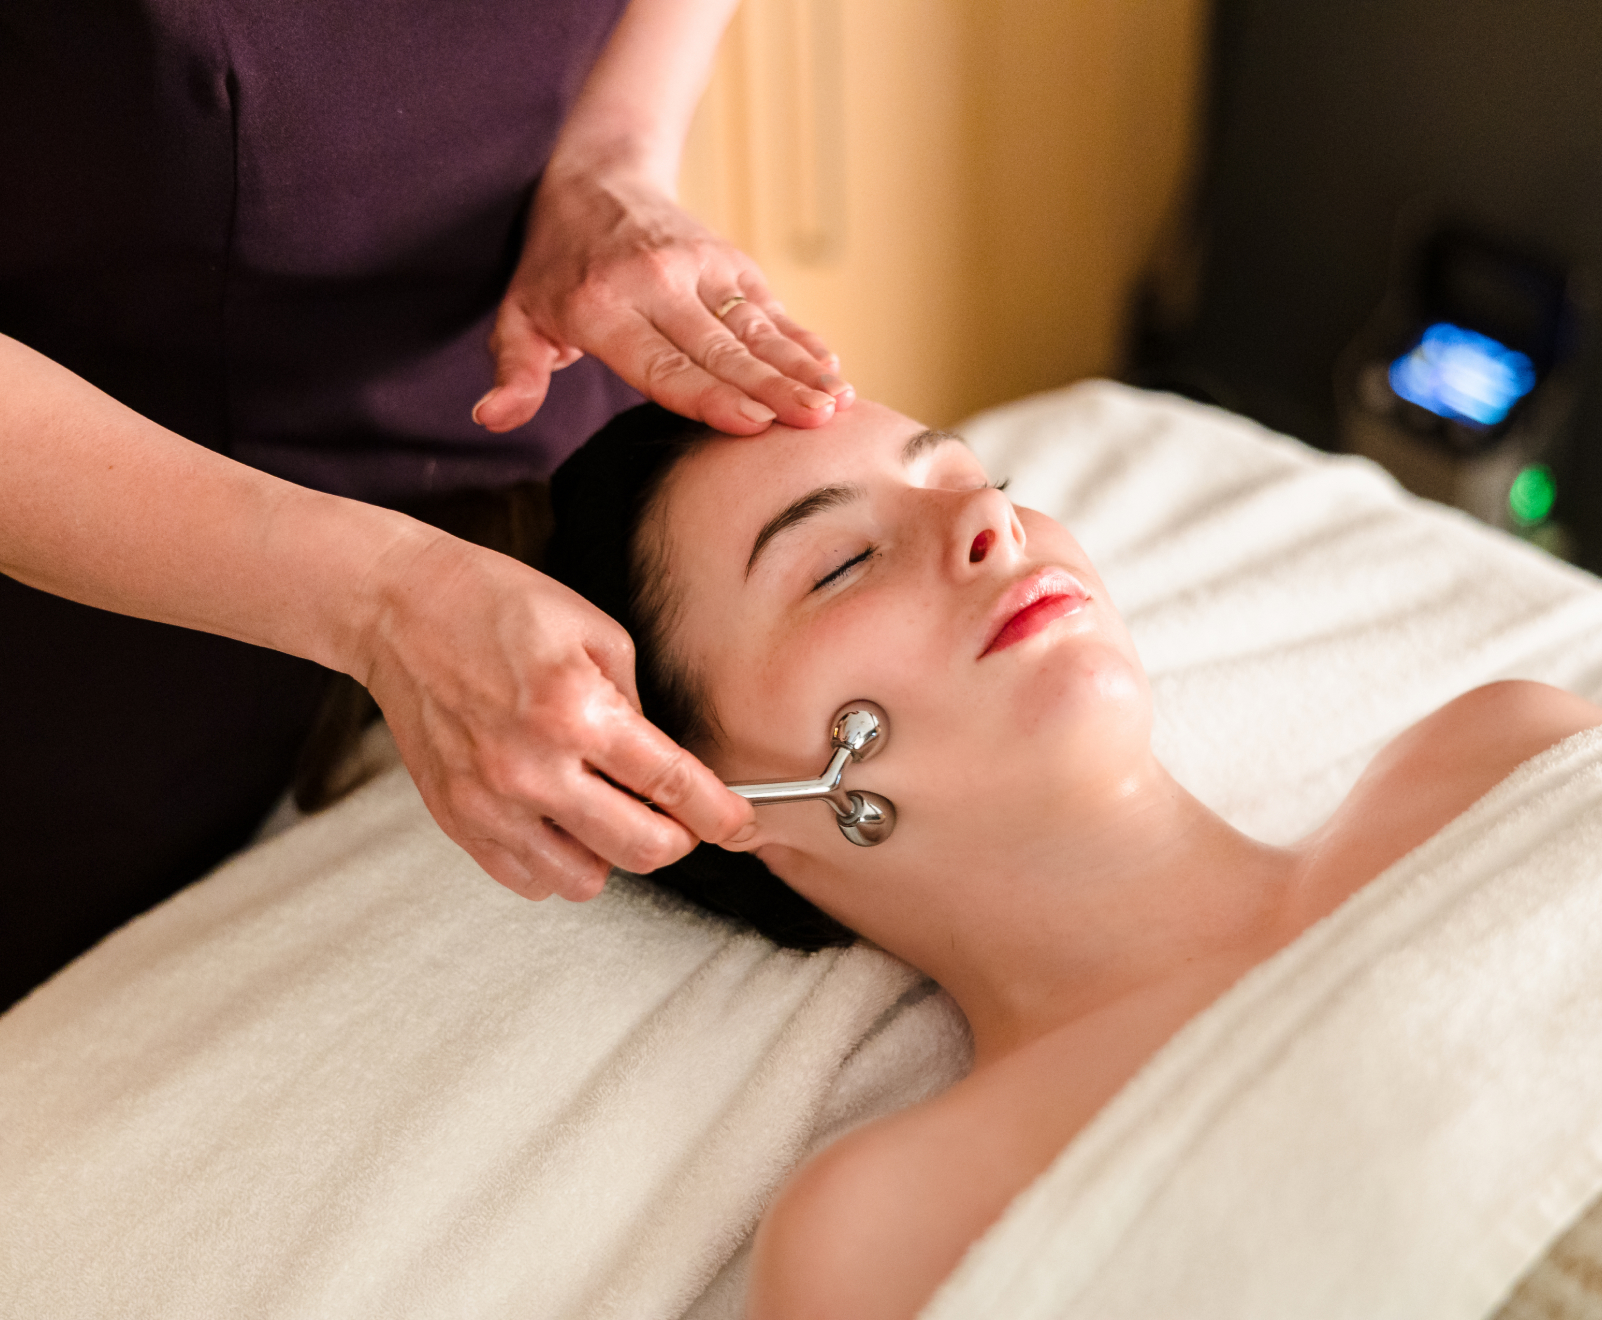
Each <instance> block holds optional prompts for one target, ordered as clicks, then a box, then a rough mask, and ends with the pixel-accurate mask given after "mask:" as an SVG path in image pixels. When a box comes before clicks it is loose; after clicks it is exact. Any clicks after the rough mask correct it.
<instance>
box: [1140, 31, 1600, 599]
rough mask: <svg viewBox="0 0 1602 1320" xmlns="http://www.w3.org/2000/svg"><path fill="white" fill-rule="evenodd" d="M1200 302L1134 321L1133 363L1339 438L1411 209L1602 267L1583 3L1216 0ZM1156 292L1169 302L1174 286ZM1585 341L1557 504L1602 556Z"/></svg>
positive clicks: (1157, 376) (1315, 437) (1221, 399)
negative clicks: (1347, 356) (1343, 366)
mask: <svg viewBox="0 0 1602 1320" xmlns="http://www.w3.org/2000/svg"><path fill="white" fill-rule="evenodd" d="M1212 56H1213V75H1212V93H1211V97H1212V100H1211V107H1210V115H1209V132H1208V144H1207V147H1206V159H1205V161H1204V166H1203V171H1202V181H1201V184H1200V187H1199V193H1198V197H1197V201H1196V209H1195V215H1194V218H1193V223H1192V226H1191V231H1192V232H1191V235H1190V238H1191V241H1192V243H1193V245H1194V247H1195V250H1196V252H1197V253H1198V254H1199V269H1198V278H1197V279H1196V281H1195V283H1194V285H1193V288H1194V293H1193V296H1192V297H1190V298H1189V299H1188V300H1186V307H1185V309H1184V311H1183V312H1182V313H1181V314H1179V315H1178V316H1177V317H1176V315H1175V314H1174V313H1173V312H1172V311H1169V312H1168V313H1166V314H1164V315H1162V316H1159V315H1156V314H1154V313H1153V311H1152V308H1151V306H1149V305H1148V306H1147V308H1146V309H1145V312H1144V314H1143V315H1142V316H1141V317H1138V318H1137V328H1136V342H1135V345H1134V349H1133V362H1134V372H1133V374H1134V378H1135V379H1136V380H1137V381H1139V382H1141V383H1144V384H1152V385H1157V386H1162V387H1168V388H1177V389H1180V390H1181V391H1183V392H1186V393H1190V394H1193V395H1196V396H1199V397H1204V398H1207V399H1210V400H1212V401H1215V402H1218V403H1221V404H1223V405H1225V406H1227V407H1230V408H1233V409H1235V410H1237V411H1240V412H1243V413H1245V414H1247V415H1248V416H1251V417H1255V418H1257V419H1258V420H1260V421H1262V422H1264V423H1266V424H1268V425H1270V426H1273V427H1276V428H1278V429H1281V430H1284V431H1288V432H1290V433H1291V434H1294V435H1296V436H1299V437H1301V438H1302V439H1305V440H1307V441H1309V442H1310V443H1313V444H1317V445H1321V446H1323V447H1325V448H1336V447H1338V436H1337V430H1336V416H1335V398H1334V393H1333V385H1332V373H1333V369H1334V365H1335V361H1336V358H1337V357H1338V355H1339V354H1340V352H1341V350H1342V349H1343V348H1345V347H1346V345H1347V344H1348V343H1349V342H1350V341H1351V340H1352V339H1353V338H1354V336H1355V335H1356V334H1357V333H1358V332H1359V330H1360V329H1361V328H1362V327H1363V325H1364V324H1365V322H1367V321H1368V319H1369V317H1370V315H1371V314H1372V313H1373V312H1374V310H1375V308H1376V307H1377V306H1378V304H1379V303H1380V301H1381V298H1382V296H1383V295H1384V292H1385V289H1386V286H1387V281H1388V278H1389V275H1390V271H1391V268H1392V262H1393V259H1394V257H1395V255H1396V250H1397V246H1398V237H1397V236H1398V232H1399V228H1403V229H1405V228H1406V226H1407V224H1408V223H1409V219H1408V217H1416V216H1418V215H1434V216H1438V217H1440V218H1441V219H1442V220H1453V221H1462V222H1467V223H1469V224H1471V225H1474V226H1476V227H1477V228H1481V229H1484V230H1485V231H1487V232H1489V233H1492V234H1496V235H1500V236H1503V237H1506V238H1511V239H1513V240H1515V241H1518V242H1521V243H1525V244H1528V245H1529V246H1531V247H1532V248H1535V249H1537V250H1542V251H1545V252H1547V253H1550V254H1552V255H1553V256H1555V257H1557V258H1559V259H1560V260H1562V261H1565V262H1567V263H1569V264H1571V265H1572V266H1573V267H1575V268H1576V269H1577V270H1580V271H1582V272H1585V273H1586V276H1587V278H1586V279H1585V282H1584V285H1582V287H1585V285H1589V286H1592V287H1594V285H1595V278H1594V275H1593V274H1592V273H1593V272H1598V271H1602V3H1598V0H1451V2H1450V3H1446V2H1444V0H1383V2H1382V0H1217V8H1216V11H1215V18H1214V41H1213V52H1212ZM1169 302H1170V304H1171V303H1172V298H1170V299H1169ZM1596 338H1597V336H1596V335H1594V334H1593V335H1592V337H1591V342H1590V343H1589V345H1588V346H1587V347H1586V349H1585V350H1584V354H1583V357H1582V362H1581V368H1580V370H1581V375H1582V378H1583V380H1584V387H1583V391H1582V396H1581V401H1580V404H1579V408H1578V411H1577V414H1576V417H1575V419H1574V422H1573V424H1572V435H1571V437H1570V441H1569V444H1568V446H1567V448H1566V451H1565V452H1564V453H1563V455H1562V456H1561V457H1560V459H1559V460H1558V463H1557V467H1558V476H1559V502H1558V506H1557V510H1556V515H1555V516H1556V517H1558V518H1559V519H1560V520H1562V521H1563V522H1564V523H1565V524H1566V525H1567V526H1568V527H1569V529H1570V531H1571V532H1572V533H1573V535H1574V537H1575V538H1576V544H1577V556H1576V557H1577V558H1578V559H1579V560H1580V562H1582V563H1583V564H1585V565H1586V566H1587V567H1590V568H1592V569H1597V568H1602V455H1599V454H1598V452H1597V451H1598V449H1599V448H1602V389H1599V388H1598V385H1599V377H1602V371H1599V366H1598V353H1597V348H1596V343H1595V341H1596Z"/></svg>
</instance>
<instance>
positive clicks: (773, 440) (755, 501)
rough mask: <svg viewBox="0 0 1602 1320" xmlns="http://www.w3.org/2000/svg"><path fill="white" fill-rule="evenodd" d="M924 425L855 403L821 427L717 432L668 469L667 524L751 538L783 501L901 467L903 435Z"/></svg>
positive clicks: (906, 436)
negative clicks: (728, 434)
mask: <svg viewBox="0 0 1602 1320" xmlns="http://www.w3.org/2000/svg"><path fill="white" fill-rule="evenodd" d="M925 429H926V428H925V427H924V425H923V423H921V422H917V421H914V420H913V419H912V418H910V417H905V416H903V415H902V414H900V413H898V412H895V411H894V410H892V409H890V408H886V407H884V406H882V405H880V404H876V403H872V402H869V401H866V400H863V401H859V402H858V403H856V404H855V405H854V406H852V407H851V408H849V409H847V410H846V411H845V412H843V413H841V414H840V415H838V416H837V417H836V418H835V419H834V420H833V421H831V422H830V423H829V424H828V425H826V426H820V427H817V428H815V429H812V430H796V429H793V428H790V427H785V426H774V427H772V428H770V429H769V430H768V431H767V432H765V433H764V434H762V435H760V436H755V437H752V438H749V439H747V438H738V437H726V436H718V437H716V438H714V439H712V440H708V441H707V442H705V443H704V444H701V445H698V446H697V447H696V448H695V450H694V451H693V452H691V453H690V454H689V455H687V456H686V457H685V459H684V460H683V461H682V462H680V463H679V464H678V466H677V467H676V468H675V469H674V471H673V474H672V476H671V478H670V479H669V481H668V483H667V487H666V489H665V490H664V492H663V494H664V510H665V511H666V512H667V513H668V517H669V521H670V522H672V523H675V524H677V523H680V522H681V521H685V522H689V523H692V524H694V525H697V526H698V528H699V527H708V526H709V525H710V524H708V522H707V521H706V520H707V519H708V518H713V519H715V522H716V525H717V526H718V527H720V528H722V529H723V530H725V531H727V532H729V533H730V534H736V533H738V534H743V535H745V537H746V540H747V543H748V545H747V548H749V541H750V538H751V537H754V536H755V535H756V533H757V531H758V530H759V529H760V528H761V526H762V524H763V523H764V522H765V521H766V520H767V519H768V518H769V517H770V516H771V515H772V514H773V513H774V512H775V510H777V509H778V508H780V507H782V506H783V505H784V504H785V503H787V502H788V501H790V500H793V499H795V498H797V497H799V496H801V495H804V494H806V493H807V492H808V491H809V490H812V489H814V488H816V487H819V486H825V485H829V484H831V483H836V482H850V481H857V480H861V479H862V478H864V477H865V476H866V475H867V474H869V473H872V472H875V471H890V470H896V471H899V470H900V468H901V455H902V450H903V448H904V447H905V446H906V443H907V441H908V440H910V439H911V438H912V437H913V436H916V435H918V434H920V433H921V432H923V431H924V430H925Z"/></svg>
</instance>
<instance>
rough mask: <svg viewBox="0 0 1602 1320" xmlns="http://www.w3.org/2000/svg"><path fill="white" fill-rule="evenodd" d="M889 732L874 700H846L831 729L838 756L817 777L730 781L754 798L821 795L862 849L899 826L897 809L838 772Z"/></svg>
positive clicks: (866, 754) (760, 800)
mask: <svg viewBox="0 0 1602 1320" xmlns="http://www.w3.org/2000/svg"><path fill="white" fill-rule="evenodd" d="M889 736H890V717H889V716H888V715H886V714H885V713H884V711H882V710H881V709H880V708H879V707H878V706H875V705H874V704H873V702H871V701H851V702H847V703H846V704H845V705H844V706H842V707H841V708H840V710H839V713H838V714H836V715H835V717H834V723H833V724H832V725H831V726H830V728H829V742H830V744H831V745H832V746H833V747H834V755H832V756H831V757H830V758H829V764H828V765H826V766H824V768H823V773H822V774H821V775H819V776H818V777H817V778H816V779H786V780H774V781H772V782H766V781H764V782H763V783H760V784H730V785H729V788H730V790H731V791H732V792H735V793H738V794H739V795H740V796H741V797H743V798H746V799H748V800H750V801H752V802H756V803H763V802H809V801H811V800H812V799H813V798H818V799H820V800H822V801H824V802H827V803H828V804H829V805H830V806H831V807H833V808H834V814H835V819H836V823H837V824H838V825H839V826H840V833H841V834H843V835H845V836H846V838H848V839H850V840H851V842H852V843H854V844H856V845H857V846H858V847H859V848H871V847H873V845H874V844H876V843H883V842H884V841H885V840H886V839H888V838H889V837H890V831H891V830H893V829H895V827H896V809H895V807H894V806H893V805H892V804H891V802H890V801H889V799H888V798H882V797H880V796H879V795H878V794H877V793H864V792H862V791H861V790H860V789H843V788H841V787H840V777H841V776H842V775H843V774H845V768H846V763H847V762H848V761H866V760H867V759H868V758H869V757H871V756H873V755H874V754H875V753H877V752H878V750H879V749H880V748H881V747H883V746H884V744H885V740H886V739H887V738H888V737H889Z"/></svg>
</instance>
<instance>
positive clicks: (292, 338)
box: [0, 0, 638, 502]
mask: <svg viewBox="0 0 1602 1320" xmlns="http://www.w3.org/2000/svg"><path fill="white" fill-rule="evenodd" d="M622 8H623V0H432V2H427V0H277V2H276V3H269V2H268V0H74V3H72V4H63V3H61V2H60V0H7V3H6V5H5V7H4V12H3V13H0V331H3V332H5V333H7V334H10V335H12V336H14V337H15V338H17V339H20V340H22V341H23V342H24V343H27V344H30V345H32V346H33V347H34V348H37V349H39V350H40V351H41V352H43V353H45V354H46V355H47V356H50V357H52V358H55V359H56V360H57V361H59V362H61V363H63V364H64V365H65V366H68V367H70V368H72V369H73V370H74V371H77V372H78V373H80V374H81V375H83V376H85V377H86V378H87V379H89V380H91V381H93V382H94V383H95V384H97V385H99V386H100V387H101V388H103V389H105V390H106V391H107V392H108V393H110V394H112V395H114V396H115V397H117V398H119V399H121V400H122V401H123V402H125V403H127V404H129V405H130V406H132V407H133V408H135V409H136V410H138V411H139V412H142V413H144V414H145V415H146V416H149V417H151V418H153V419H155V420H156V421H159V422H161V423H162V424H164V425H166V426H169V427H171V428H172V429H173V430H175V431H178V432H179V433H180V434H182V435H185V436H188V437H189V438H190V439H193V440H197V441H199V442H200V443H202V444H205V445H207V446H209V447H211V448H214V449H218V450H221V451H222V452H224V453H227V454H230V455H232V456H233V457H235V458H238V459H239V460H241V461H242V462H245V463H249V464H251V465H252V466H254V467H258V468H262V469H264V470H266V471H269V472H272V473H275V474H277V475H279V476H282V477H287V478H289V479H290V480H292V481H297V482H300V483H302V484H304V485H308V486H315V487H317V488H319V489H322V490H328V491H333V492H336V493H338V494H342V495H352V496H356V497H359V498H363V499H368V500H373V501H377V502H397V501H401V500H405V499H406V498H408V497H412V496H416V495H419V494H424V493H428V492H437V491H442V490H449V489H455V488H462V487H472V486H493V485H500V484H505V483H507V482H511V481H516V480H520V479H523V478H526V477H529V476H543V475H546V474H547V473H548V472H549V471H550V470H551V469H552V468H553V467H554V466H555V464H556V463H558V462H560V461H561V459H562V458H563V457H565V456H566V455H567V453H569V452H570V451H571V450H572V449H573V448H575V447H576V446H577V445H578V444H579V443H580V442H581V441H582V440H583V439H584V438H585V437H586V436H587V435H589V433H590V432H591V431H593V430H594V429H596V428H597V427H598V426H600V425H601V424H602V423H603V422H604V421H605V420H606V419H607V418H608V417H610V416H611V415H612V414H613V413H614V412H617V411H618V410H619V409H621V408H623V407H626V406H628V405H629V404H630V403H632V402H635V401H637V398H638V396H636V395H634V394H633V392H632V391H630V390H629V389H628V388H627V387H626V386H625V385H623V383H622V382H621V381H619V380H618V379H617V378H616V377H615V376H613V375H612V374H611V372H609V371H608V370H607V369H606V368H605V367H603V366H602V365H601V364H600V363H598V362H596V361H594V360H593V359H581V360H580V361H579V362H578V363H577V364H575V365H574V366H572V367H570V368H568V369H567V370H566V371H562V372H559V373H558V374H557V375H556V376H555V378H554V379H553V382H552V386H551V392H550V397H549V399H548V400H547V402H546V404H545V406H544V407H543V408H542V409H541V410H540V412H539V414H538V415H537V416H536V417H535V418H534V420H533V421H532V422H530V423H529V424H528V425H526V426H523V427H520V428H519V429H517V430H516V431H513V432H510V433H509V434H507V435H504V436H492V435H490V434H489V433H488V432H486V431H484V430H482V429H481V428H479V427H477V426H475V425H474V424H473V422H472V420H471V418H470V416H469V410H470V409H471V408H472V406H473V403H474V402H475V401H476V400H477V399H478V398H479V396H480V395H482V394H483V393H484V391H485V390H487V389H488V388H489V387H490V385H491V384H492V382H493V369H492V364H491V361H490V358H489V354H488V351H487V349H486V348H485V339H486V337H487V336H488V334H489V331H490V328H491V326H492V324H493V322H494V317H495V309H496V306H497V304H498V302H499V300H500V297H501V295H502V293H503V292H504V291H505V288H506V283H507V280H508V278H509V277H510V275H511V272H512V268H513V266H514V264H515V262H516V260H517V256H518V251H519V247H520V243H521V239H522V233H523V222H524V218H525V216H526V214H527V209H528V204H529V198H530V196H531V194H532V192H533V189H534V185H535V183H536V182H537V180H538V178H539V174H540V171H541V170H542V169H543V167H544V164H545V161H546V159H547V158H548V157H549V155H550V152H551V148H552V146H553V144H554V143H555V140H556V135H557V133H558V131H559V129H560V128H561V125H562V121H563V119H564V118H565V116H566V114H567V111H568V109H569V107H570V106H571V105H572V103H573V100H574V98H575V97H576V95H577V94H578V90H579V87H580V85H581V83H582V82H583V79H584V76H585V74H586V73H587V72H588V70H589V68H590V66H591V64H592V63H593V62H594V59H595V57H596V55H597V54H598V53H599V51H600V49H601V47H602V45H603V44H604V42H605V41H606V38H607V36H608V35H609V34H610V32H611V29H612V27H613V25H614V23H615V22H616V21H617V18H618V15H619V13H620V12H621V10H622Z"/></svg>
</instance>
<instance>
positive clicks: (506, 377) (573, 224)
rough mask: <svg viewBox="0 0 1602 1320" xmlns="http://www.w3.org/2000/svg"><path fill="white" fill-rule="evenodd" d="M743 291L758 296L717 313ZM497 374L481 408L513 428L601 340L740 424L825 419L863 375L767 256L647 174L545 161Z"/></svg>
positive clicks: (681, 404) (638, 379)
mask: <svg viewBox="0 0 1602 1320" xmlns="http://www.w3.org/2000/svg"><path fill="white" fill-rule="evenodd" d="M736 295H739V296H741V297H744V298H745V299H746V301H745V302H743V303H737V304H735V305H734V306H733V307H732V308H730V309H729V310H727V311H726V312H725V314H724V316H723V319H722V320H721V321H720V320H719V319H718V318H717V316H716V315H715V313H716V312H717V311H718V310H719V309H720V308H723V307H725V305H726V304H727V303H728V302H729V300H730V299H731V298H733V297H735V296H736ZM490 347H491V350H492V352H493V353H494V355H495V382H496V383H495V388H494V389H492V390H491V391H490V392H489V393H488V394H486V395H485V396H484V398H483V399H481V400H480V401H479V403H478V405H477V407H475V408H474V410H473V416H474V419H475V420H476V421H478V422H479V423H480V424H481V425H482V426H485V427H487V428H488V429H489V430H491V431H509V430H511V429H512V428H513V427H516V426H521V425H523V423H525V422H527V421H528V420H529V419H530V418H531V417H533V416H534V414H535V412H537V411H538V409H539V407H540V405H541V404H542V403H543V402H544V401H545V394H546V390H547V389H548V388H549V386H550V381H551V373H552V372H553V371H556V370H558V369H560V368H562V367H565V366H567V365H568V364H570V363H572V362H574V361H576V360H577V359H578V358H579V357H580V356H582V355H583V354H585V353H589V354H591V355H592V356H594V357H597V358H599V359H600V360H601V361H602V362H604V363H606V365H607V366H609V367H611V368H612V370H613V371H615V372H617V374H618V375H619V376H621V377H622V378H623V379H624V380H626V381H627V382H628V383H629V384H630V385H632V386H634V388H635V389H637V390H639V391H640V392H641V393H642V394H644V395H646V397H648V398H651V399H654V400H656V401H657V402H658V403H660V404H662V405H663V406H664V407H667V408H671V409H672V410H673V411H674V412H678V413H682V414H684V415H685V416H686V417H693V418H696V419H697V420H699V421H703V422H706V423H707V424H708V425H709V426H713V427H715V428H717V429H718V430H720V431H726V432H728V433H730V434H733V435H753V434H755V433H757V432H759V431H762V430H764V429H766V427H767V426H768V425H769V424H770V423H771V422H772V421H773V420H774V418H775V417H777V418H778V419H779V420H780V421H782V422H784V423H785V424H786V425H788V426H820V425H822V424H823V423H824V422H827V421H828V420H829V419H830V418H831V417H833V416H834V413H835V410H836V408H844V407H849V406H850V403H851V401H852V398H853V397H854V395H853V392H852V389H851V387H850V386H849V385H848V384H846V383H845V381H843V380H841V379H840V377H839V376H838V374H837V370H838V365H839V362H838V359H837V358H836V357H835V356H834V355H833V354H832V353H830V352H829V350H828V348H827V346H826V345H825V344H824V343H823V341H822V340H821V339H819V338H818V337H817V336H816V335H814V334H812V333H810V332H809V331H806V330H803V329H802V328H801V327H800V326H798V325H796V324H795V322H793V321H792V320H790V319H789V317H787V316H786V315H785V314H784V308H783V307H781V306H780V305H779V303H778V301H777V300H776V299H775V298H774V297H773V295H772V294H771V293H770V292H769V291H768V287H767V285H766V284H765V283H764V282H763V279H762V273H761V272H760V271H759V270H758V269H757V267H756V263H755V262H753V261H752V260H751V259H750V258H749V257H747V256H746V255H745V254H744V253H743V252H740V251H739V250H738V249H737V248H735V247H733V246H731V245H730V244H728V243H726V242H724V241H723V240H722V239H721V238H719V237H717V235H715V234H713V233H711V232H710V231H709V230H707V229H706V228H705V227H704V226H702V225H701V224H699V223H697V222H696V221H695V220H694V219H692V218H691V217H690V216H689V215H687V214H686V213H685V212H684V211H683V210H681V209H680V208H679V206H678V205H677V204H676V203H675V202H674V201H673V200H672V199H671V198H670V197H668V196H667V195H666V194H665V193H663V192H662V191H661V189H660V188H658V187H656V186H655V185H653V184H652V183H651V182H650V181H649V180H648V179H647V178H645V177H642V176H641V175H639V174H630V173H627V172H618V173H611V174H607V173H604V172H594V171H587V170H580V171H570V172H565V173H564V172H561V171H560V170H558V169H557V167H556V166H555V165H554V164H553V166H552V169H551V170H547V172H546V177H545V179H544V180H543V181H542V183H541V185H540V188H539V191H538V193H537V194H536V195H535V199H534V206H533V211H532V214H531V216H530V220H529V228H528V234H527V237H526V239H525V241H524V245H523V255H522V260H521V261H520V262H519V264H518V267H517V271H516V273H515V274H514V275H513V276H512V281H511V284H510V286H509V288H508V290H507V293H506V297H505V299H504V300H503V301H502V303H501V309H500V314H499V316H498V318H497V320H496V323H495V331H494V334H493V335H492V337H491V340H490Z"/></svg>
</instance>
